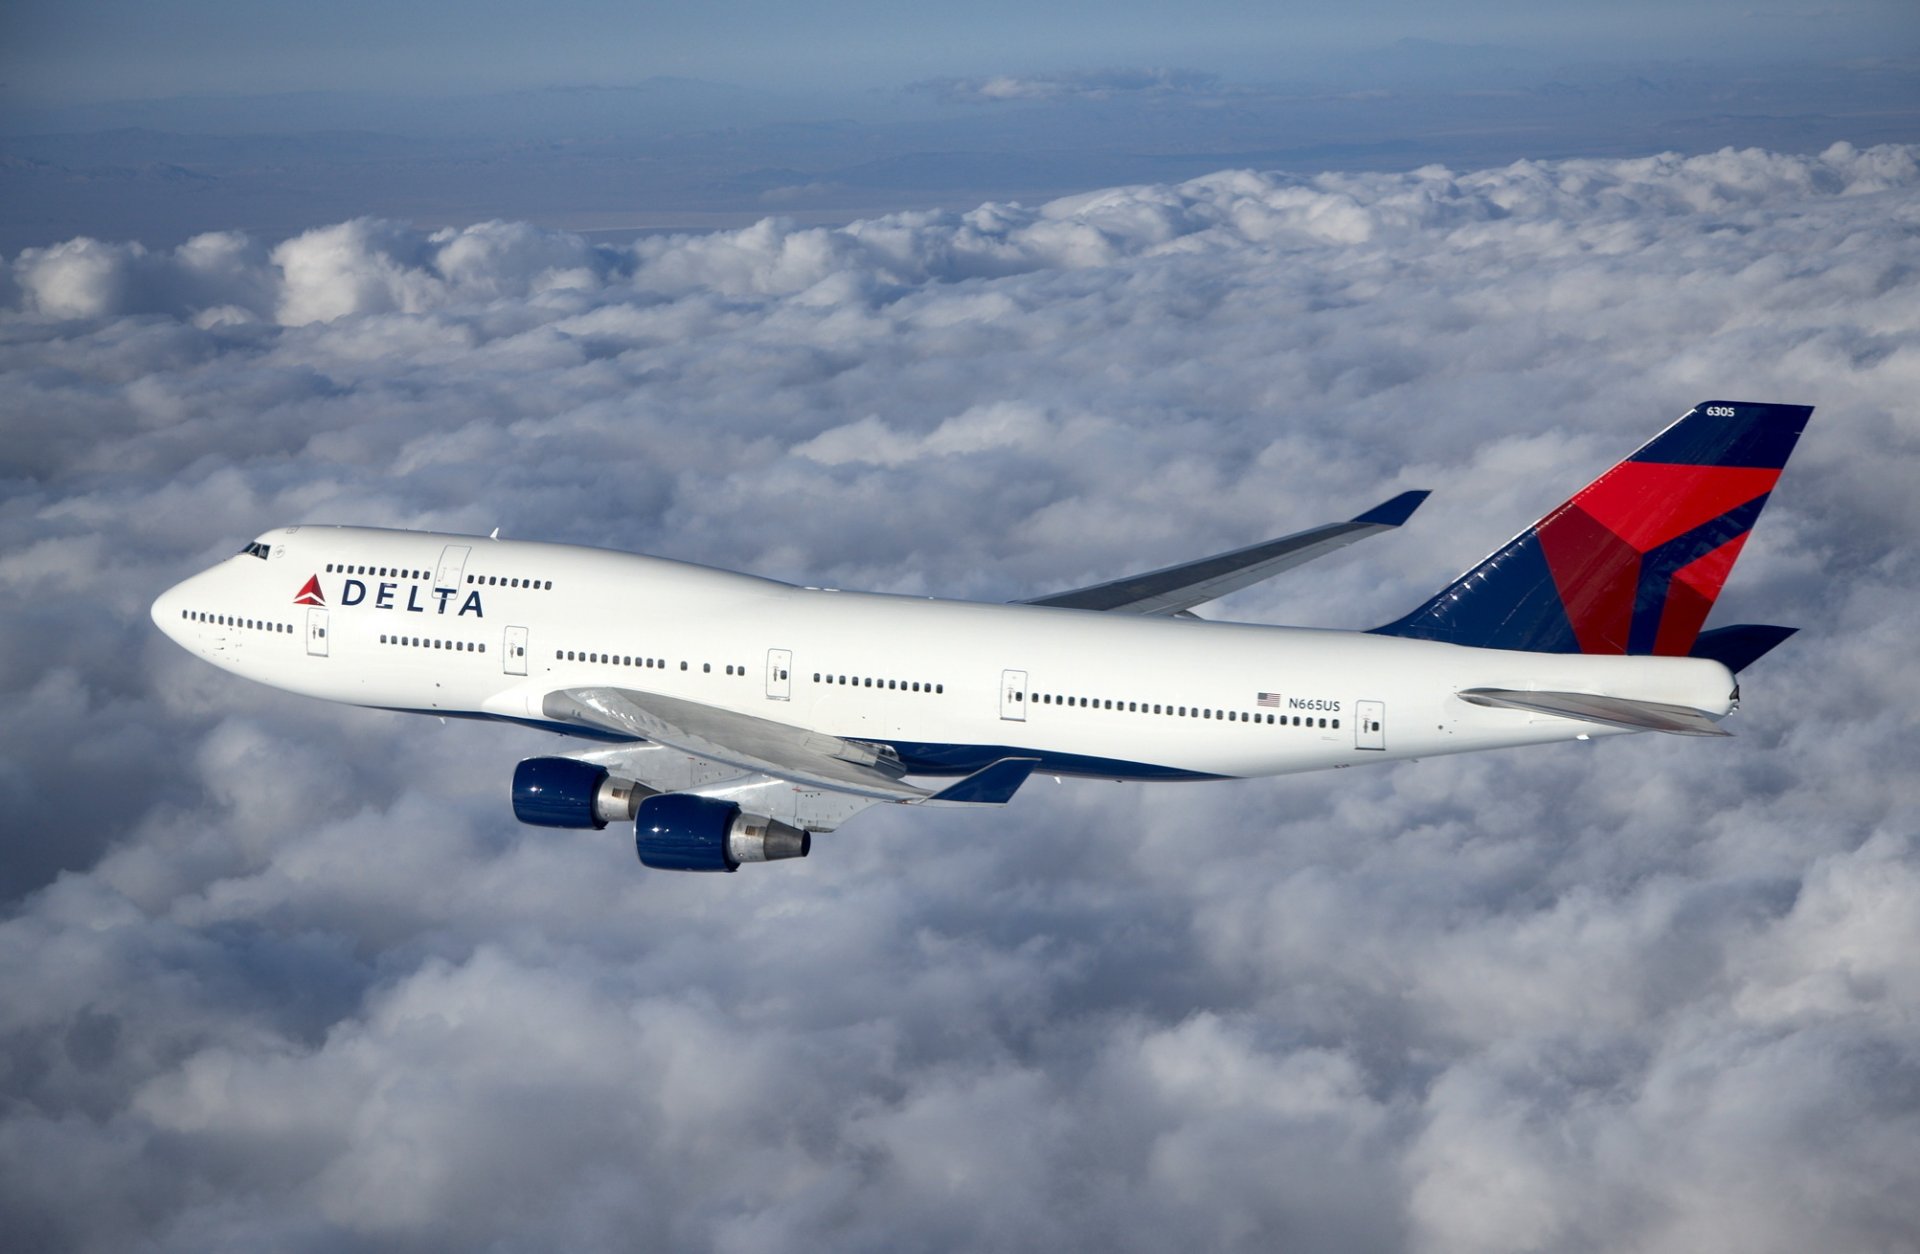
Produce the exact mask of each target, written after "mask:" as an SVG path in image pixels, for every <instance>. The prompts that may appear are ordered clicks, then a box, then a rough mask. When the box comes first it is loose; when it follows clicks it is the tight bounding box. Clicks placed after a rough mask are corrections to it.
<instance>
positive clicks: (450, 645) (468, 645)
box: [380, 633, 487, 653]
mask: <svg viewBox="0 0 1920 1254" xmlns="http://www.w3.org/2000/svg"><path fill="white" fill-rule="evenodd" d="M380 643H381V644H404V645H407V646H408V647H410V648H415V649H452V650H453V651H454V652H456V653H485V652H486V651H487V646H486V645H485V644H484V643H482V642H480V641H478V640H436V639H434V638H432V637H431V636H389V635H386V634H384V633H383V634H382V635H381V637H380Z"/></svg>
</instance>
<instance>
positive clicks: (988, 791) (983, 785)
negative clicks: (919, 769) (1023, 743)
mask: <svg viewBox="0 0 1920 1254" xmlns="http://www.w3.org/2000/svg"><path fill="white" fill-rule="evenodd" d="M1039 765H1040V759H1039V758H1001V759H1000V760H999V761H998V762H994V763H991V764H990V765H987V766H983V767H981V768H980V769H979V770H977V771H975V772H974V773H973V774H971V775H969V776H967V777H966V778H965V779H963V780H960V781H959V782H958V783H954V784H949V785H947V786H946V787H945V788H943V789H941V790H940V791H939V792H937V793H935V794H933V796H931V797H928V798H927V800H928V801H962V802H966V803H967V804H969V805H982V806H1003V805H1005V804H1007V802H1009V801H1012V800H1013V794H1015V793H1017V792H1019V791H1020V785H1022V784H1024V783H1026V782H1027V776H1029V775H1031V774H1033V768H1034V767H1036V766H1039Z"/></svg>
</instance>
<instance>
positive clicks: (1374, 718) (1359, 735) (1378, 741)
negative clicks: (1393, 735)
mask: <svg viewBox="0 0 1920 1254" xmlns="http://www.w3.org/2000/svg"><path fill="white" fill-rule="evenodd" d="M1353 709H1354V715H1355V717H1354V720H1353V747H1354V748H1356V749H1384V748H1386V747H1387V703H1386V702H1384V701H1355V702H1354V703H1353Z"/></svg>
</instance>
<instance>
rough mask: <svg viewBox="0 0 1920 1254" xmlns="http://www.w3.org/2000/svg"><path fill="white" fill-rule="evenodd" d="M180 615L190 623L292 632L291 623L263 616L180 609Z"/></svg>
mask: <svg viewBox="0 0 1920 1254" xmlns="http://www.w3.org/2000/svg"><path fill="white" fill-rule="evenodd" d="M180 617H181V618H184V619H186V620H187V621H188V622H190V623H208V624H211V625H212V626H215V627H245V628H247V629H248V630H250V631H271V632H274V633H276V634H277V633H281V632H285V633H286V634H288V635H291V634H292V633H293V624H292V623H275V622H269V621H268V620H266V619H264V618H241V617H240V616H239V615H237V614H209V613H206V612H204V611H201V610H181V611H180Z"/></svg>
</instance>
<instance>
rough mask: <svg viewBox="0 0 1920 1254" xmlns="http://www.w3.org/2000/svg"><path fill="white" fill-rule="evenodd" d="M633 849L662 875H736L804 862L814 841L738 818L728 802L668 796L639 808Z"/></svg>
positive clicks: (774, 824)
mask: <svg viewBox="0 0 1920 1254" xmlns="http://www.w3.org/2000/svg"><path fill="white" fill-rule="evenodd" d="M633 844H634V849H635V850H636V851H637V852H638V853H639V855H640V862H641V864H642V865H643V866H649V867H653V868H654V869H656V870H661V871H737V870H739V869H740V864H741V863H743V862H774V861H777V860H779V859H781V858H804V857H806V856H807V853H808V852H809V851H810V850H811V849H812V848H813V837H811V836H810V835H808V834H807V833H806V832H803V831H801V830H800V829H799V828H796V827H789V826H787V825H786V824H785V823H782V822H779V821H778V820H776V819H769V818H762V817H760V816H759V815H753V814H743V813H741V811H740V807H739V806H737V805H734V804H733V803H732V802H731V801H722V800H720V799H719V798H717V797H695V796H691V795H689V794H687V793H680V792H669V793H661V794H660V795H658V796H653V797H648V798H647V799H646V800H644V801H642V802H641V803H640V807H639V810H638V812H637V813H636V814H635V816H634V821H633Z"/></svg>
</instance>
